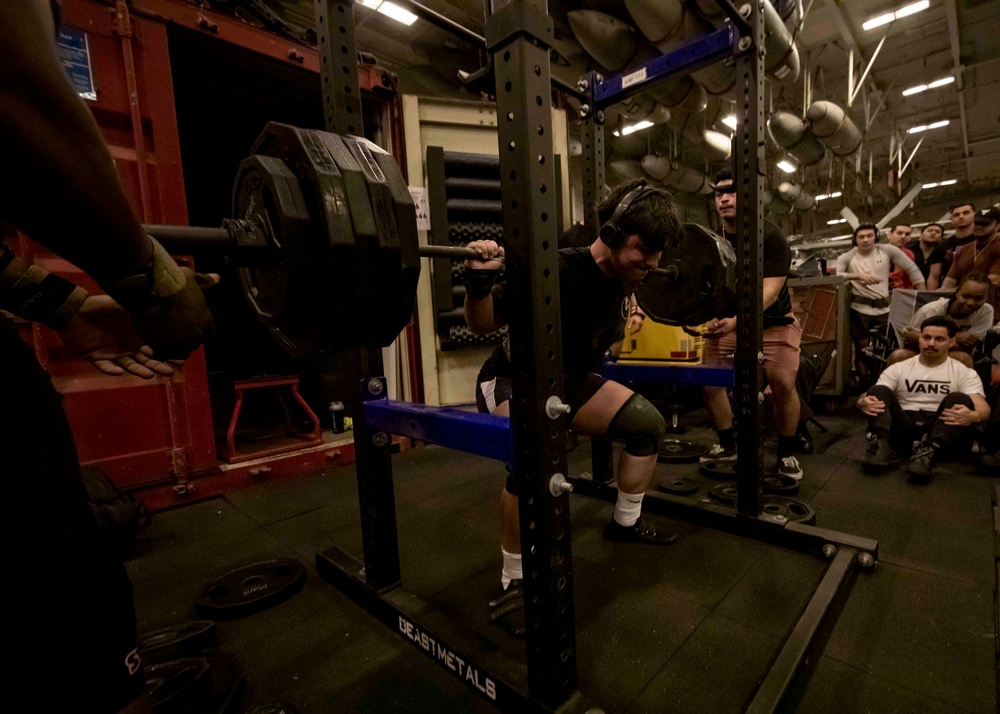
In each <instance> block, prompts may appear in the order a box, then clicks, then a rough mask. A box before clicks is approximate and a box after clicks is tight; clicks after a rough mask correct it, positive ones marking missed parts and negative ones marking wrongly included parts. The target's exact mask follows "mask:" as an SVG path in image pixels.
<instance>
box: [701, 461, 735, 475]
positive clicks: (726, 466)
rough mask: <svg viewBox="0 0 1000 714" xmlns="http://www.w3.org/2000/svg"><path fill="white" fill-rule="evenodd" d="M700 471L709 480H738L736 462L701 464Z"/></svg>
mask: <svg viewBox="0 0 1000 714" xmlns="http://www.w3.org/2000/svg"><path fill="white" fill-rule="evenodd" d="M699 470H700V471H701V473H702V475H704V476H708V477H709V478H721V479H734V478H736V462H735V461H716V462H714V463H709V464H701V465H700V466H699Z"/></svg>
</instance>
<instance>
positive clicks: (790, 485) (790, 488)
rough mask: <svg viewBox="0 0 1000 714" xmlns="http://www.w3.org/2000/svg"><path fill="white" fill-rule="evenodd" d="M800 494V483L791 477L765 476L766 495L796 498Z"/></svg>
mask: <svg viewBox="0 0 1000 714" xmlns="http://www.w3.org/2000/svg"><path fill="white" fill-rule="evenodd" d="M798 492H799V482H798V481H796V480H795V479H793V478H792V477H791V476H765V477H764V493H775V494H777V495H779V496H794V495H795V494H797V493H798Z"/></svg>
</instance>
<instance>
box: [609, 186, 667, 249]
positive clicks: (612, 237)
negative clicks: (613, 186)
mask: <svg viewBox="0 0 1000 714" xmlns="http://www.w3.org/2000/svg"><path fill="white" fill-rule="evenodd" d="M655 191H656V189H655V188H653V187H652V186H647V185H646V183H645V182H643V183H642V184H640V185H638V186H636V187H635V188H633V189H632V190H631V191H629V192H628V193H626V194H625V197H624V198H622V200H621V201H620V202H619V203H618V205H617V206H616V207H615V210H614V212H613V213H612V214H611V218H609V219H608V221H607V223H605V224H604V225H603V226H601V231H600V233H598V235H599V236H600V237H601V240H602V241H603V242H604V244H605V245H606V246H608V247H609V248H617V247H618V246H619V245H621V244H622V243H623V242H624V241H625V233H624V232H622V229H621V228H620V227H619V226H618V221H620V220H621V218H622V216H624V215H625V211H627V210H628V209H629V206H631V205H632V204H633V203H635V202H636V201H638V200H639V199H640V198H642V197H643V196H645V195H646V194H647V193H654V192H655Z"/></svg>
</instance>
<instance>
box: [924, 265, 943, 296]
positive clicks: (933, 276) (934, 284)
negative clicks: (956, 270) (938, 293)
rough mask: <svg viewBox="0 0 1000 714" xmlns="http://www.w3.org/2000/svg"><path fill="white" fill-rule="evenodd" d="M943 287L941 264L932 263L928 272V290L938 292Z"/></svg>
mask: <svg viewBox="0 0 1000 714" xmlns="http://www.w3.org/2000/svg"><path fill="white" fill-rule="evenodd" d="M939 287H941V263H931V269H930V270H929V271H928V272H927V289H928V290H937V289H938V288H939Z"/></svg>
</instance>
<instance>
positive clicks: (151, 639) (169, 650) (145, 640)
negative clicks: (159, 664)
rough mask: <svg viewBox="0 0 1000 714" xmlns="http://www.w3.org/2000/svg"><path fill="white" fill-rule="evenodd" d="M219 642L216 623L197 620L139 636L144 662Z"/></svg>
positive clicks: (203, 647) (170, 657) (188, 652)
mask: <svg viewBox="0 0 1000 714" xmlns="http://www.w3.org/2000/svg"><path fill="white" fill-rule="evenodd" d="M216 644H218V638H217V637H216V633H215V623H214V622H212V621H210V620H195V621H193V622H186V623H184V624H182V625H176V626H174V627H166V628H164V629H162V630H155V631H154V632H147V633H145V634H142V635H140V636H139V657H140V658H141V659H142V661H143V662H155V661H160V660H165V659H176V658H178V657H181V656H183V655H192V654H195V653H196V652H200V651H201V650H203V649H205V648H207V647H214V646H215V645H216Z"/></svg>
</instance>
